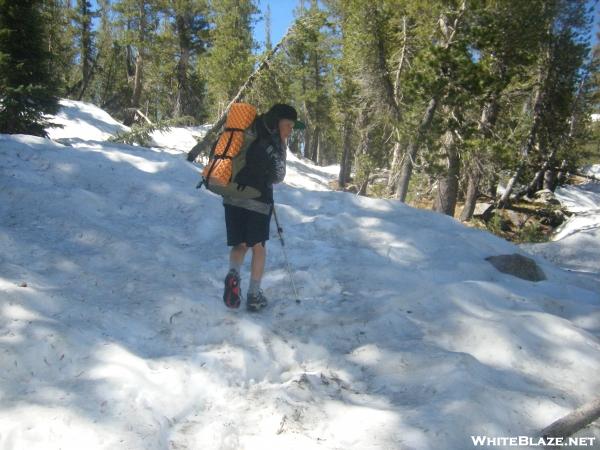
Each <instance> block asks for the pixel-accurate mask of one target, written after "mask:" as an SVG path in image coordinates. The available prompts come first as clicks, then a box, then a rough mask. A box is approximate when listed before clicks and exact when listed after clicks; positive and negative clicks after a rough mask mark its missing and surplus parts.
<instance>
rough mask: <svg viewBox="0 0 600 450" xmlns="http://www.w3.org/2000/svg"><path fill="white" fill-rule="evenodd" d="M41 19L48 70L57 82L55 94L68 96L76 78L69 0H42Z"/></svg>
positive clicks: (73, 33)
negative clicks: (43, 28) (47, 53)
mask: <svg viewBox="0 0 600 450" xmlns="http://www.w3.org/2000/svg"><path fill="white" fill-rule="evenodd" d="M42 16H43V21H44V23H45V24H46V30H47V32H46V48H47V49H48V51H49V53H50V61H49V71H50V74H51V76H52V78H53V79H55V80H56V83H57V89H58V90H57V95H59V96H61V97H68V96H69V93H70V92H71V91H72V89H73V86H74V85H75V83H76V81H75V80H76V79H77V78H78V74H77V70H76V69H77V64H76V63H75V61H76V55H77V47H75V46H73V42H74V41H75V40H76V38H75V36H76V30H75V29H74V27H73V24H72V22H71V18H72V17H73V10H72V8H71V5H70V1H69V0H44V1H43V8H42Z"/></svg>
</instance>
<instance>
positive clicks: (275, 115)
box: [266, 103, 306, 130]
mask: <svg viewBox="0 0 600 450" xmlns="http://www.w3.org/2000/svg"><path fill="white" fill-rule="evenodd" d="M266 117H267V121H268V123H269V125H270V126H271V127H272V128H275V126H276V125H277V122H279V120H280V119H287V120H291V121H293V122H294V129H296V130H303V129H304V128H306V125H304V123H302V122H301V121H299V120H298V113H297V112H296V108H294V107H293V106H290V105H286V104H285V103H277V104H275V105H273V106H271V109H269V111H268V112H267V114H266Z"/></svg>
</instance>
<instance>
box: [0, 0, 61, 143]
mask: <svg viewBox="0 0 600 450" xmlns="http://www.w3.org/2000/svg"><path fill="white" fill-rule="evenodd" d="M46 43H47V36H46V35H45V27H44V23H43V20H42V2H41V1H40V0H23V1H19V2H14V1H12V0H0V133H26V134H34V135H37V136H45V135H46V132H45V131H44V128H45V127H46V126H48V123H47V122H46V120H45V119H44V114H52V113H55V112H56V111H57V109H58V101H57V98H56V97H55V95H56V82H55V80H54V79H53V77H52V76H51V75H52V74H51V71H50V54H49V52H48V50H47V47H46Z"/></svg>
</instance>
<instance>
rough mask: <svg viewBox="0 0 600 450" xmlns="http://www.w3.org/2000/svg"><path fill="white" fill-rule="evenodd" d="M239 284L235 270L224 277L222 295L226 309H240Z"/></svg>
mask: <svg viewBox="0 0 600 450" xmlns="http://www.w3.org/2000/svg"><path fill="white" fill-rule="evenodd" d="M240 282H241V280H240V274H239V273H238V272H237V270H235V269H231V270H230V271H229V273H228V274H227V276H226V277H225V292H224V293H223V301H224V302H225V305H226V306H227V307H228V308H239V307H240V300H241V293H240Z"/></svg>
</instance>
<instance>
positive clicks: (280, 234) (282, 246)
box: [273, 204, 300, 303]
mask: <svg viewBox="0 0 600 450" xmlns="http://www.w3.org/2000/svg"><path fill="white" fill-rule="evenodd" d="M273 217H275V224H276V225H277V234H278V235H279V241H280V242H281V249H282V250H283V258H284V259H285V265H286V268H287V272H288V275H289V276H290V281H291V282H292V289H293V290H294V295H295V296H296V303H300V298H299V297H298V291H297V290H296V283H294V275H293V274H292V269H291V267H290V261H289V259H288V257H287V252H286V251H285V242H284V241H283V228H281V226H280V225H279V219H278V218H277V213H276V212H275V205H274V204H273Z"/></svg>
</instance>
